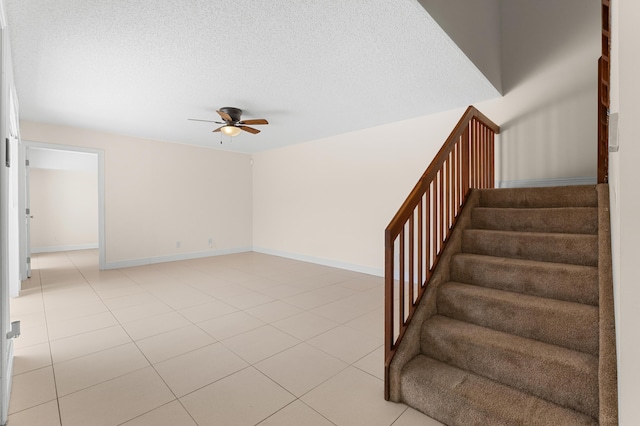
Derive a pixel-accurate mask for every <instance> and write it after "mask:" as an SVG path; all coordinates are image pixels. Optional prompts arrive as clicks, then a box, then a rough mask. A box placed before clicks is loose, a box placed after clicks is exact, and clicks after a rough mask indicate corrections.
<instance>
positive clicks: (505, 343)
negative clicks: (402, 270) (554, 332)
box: [420, 315, 598, 416]
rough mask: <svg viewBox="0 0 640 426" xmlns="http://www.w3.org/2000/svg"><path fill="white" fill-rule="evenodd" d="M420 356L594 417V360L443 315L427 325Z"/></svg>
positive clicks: (593, 357)
mask: <svg viewBox="0 0 640 426" xmlns="http://www.w3.org/2000/svg"><path fill="white" fill-rule="evenodd" d="M420 348H421V351H422V353H423V354H424V355H427V356H429V357H431V358H434V359H437V360H439V361H442V362H445V363H447V364H451V365H453V366H455V367H458V368H462V369H464V370H468V371H471V372H474V373H476V374H479V375H482V376H484V377H486V378H489V379H492V380H495V381H499V382H501V383H503V384H506V385H508V386H511V387H515V388H518V389H520V390H523V391H526V392H529V393H532V394H534V395H536V396H538V397H541V398H543V399H546V400H548V401H552V402H554V403H557V404H559V405H562V406H566V407H570V408H572V409H576V410H578V411H581V412H584V413H586V414H589V415H591V416H597V407H598V385H597V377H598V359H597V357H595V356H593V355H590V354H586V353H583V352H578V351H574V350H571V349H567V348H562V347H560V346H555V345H551V344H548V343H544V342H540V341H537V340H532V339H528V338H525V337H520V336H516V335H512V334H509V333H505V332H501V331H497V330H493V329H490V328H487V327H482V326H479V325H475V324H471V323H467V322H463V321H458V320H455V319H451V318H447V317H444V316H442V315H436V316H434V317H431V318H430V319H428V320H426V321H425V322H424V323H423V326H422V332H421V346H420Z"/></svg>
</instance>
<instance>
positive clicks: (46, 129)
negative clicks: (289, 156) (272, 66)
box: [21, 121, 252, 267]
mask: <svg viewBox="0 0 640 426" xmlns="http://www.w3.org/2000/svg"><path fill="white" fill-rule="evenodd" d="M21 131H22V138H23V139H24V140H30V141H37V142H45V143H52V144H61V145H69V146H81V147H89V148H97V149H102V150H104V158H105V159H104V162H105V240H106V241H105V244H106V262H107V267H116V266H127V265H132V264H138V263H145V262H149V261H162V260H172V259H180V258H188V257H190V256H196V255H207V254H217V253H225V252H234V251H243V250H247V249H250V248H251V245H252V239H251V238H252V237H251V236H252V187H251V185H252V182H251V157H250V155H248V154H236V153H230V152H224V151H219V150H214V149H208V148H200V147H194V146H188V145H178V144H174V143H167V142H161V141H152V140H146V139H139V138H133V137H126V136H118V135H112V134H106V133H101V132H95V131H89V130H83V129H77V128H71V127H65V126H53V125H47V124H42V123H33V122H28V121H23V122H21ZM209 238H211V239H212V244H211V246H210V245H209ZM177 242H180V247H179V248H178V247H177Z"/></svg>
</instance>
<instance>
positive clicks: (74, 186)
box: [29, 168, 98, 252]
mask: <svg viewBox="0 0 640 426" xmlns="http://www.w3.org/2000/svg"><path fill="white" fill-rule="evenodd" d="M29 188H30V200H31V214H32V215H33V219H31V250H32V251H33V252H39V251H47V250H52V249H60V250H64V249H73V248H81V247H84V248H86V247H96V248H97V247H98V174H97V173H96V172H82V171H72V170H50V169H34V168H32V169H30V171H29Z"/></svg>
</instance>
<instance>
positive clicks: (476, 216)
mask: <svg viewBox="0 0 640 426" xmlns="http://www.w3.org/2000/svg"><path fill="white" fill-rule="evenodd" d="M471 227H472V228H476V229H494V230H502V231H519V232H553V233H566V234H596V233H597V232H598V209H597V208H596V207H556V208H537V209H531V208H495V207H476V208H474V209H473V211H472V213H471Z"/></svg>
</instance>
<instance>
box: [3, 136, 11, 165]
mask: <svg viewBox="0 0 640 426" xmlns="http://www.w3.org/2000/svg"><path fill="white" fill-rule="evenodd" d="M5 141H6V145H5V147H4V155H5V157H4V160H5V161H4V165H5V166H7V167H11V142H10V141H9V138H6V139H5Z"/></svg>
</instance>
